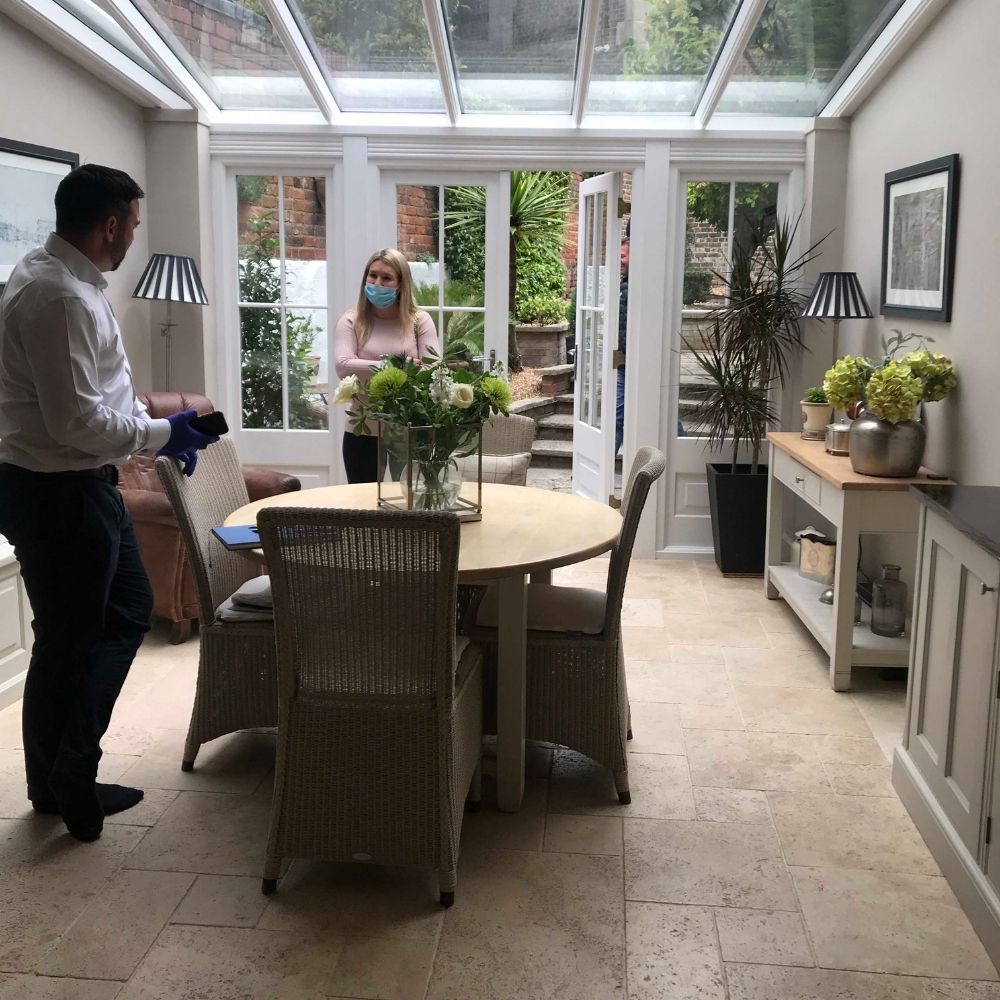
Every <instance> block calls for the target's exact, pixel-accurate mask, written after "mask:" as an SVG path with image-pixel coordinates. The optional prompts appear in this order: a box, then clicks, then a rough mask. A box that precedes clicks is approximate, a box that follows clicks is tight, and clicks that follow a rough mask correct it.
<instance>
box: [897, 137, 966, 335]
mask: <svg viewBox="0 0 1000 1000" xmlns="http://www.w3.org/2000/svg"><path fill="white" fill-rule="evenodd" d="M957 211H958V154H957V153H954V154H952V155H951V156H942V157H940V158H939V159H937V160H928V161H927V162H926V163H918V164H917V165H916V166H914V167H906V168H904V169H903V170H893V171H892V172H891V173H888V174H886V175H885V206H884V209H883V215H882V307H881V310H880V312H881V313H882V315H883V316H907V317H909V318H910V319H929V320H939V321H941V322H944V323H947V322H948V321H949V320H950V319H951V289H952V279H953V277H954V273H955V223H956V218H957Z"/></svg>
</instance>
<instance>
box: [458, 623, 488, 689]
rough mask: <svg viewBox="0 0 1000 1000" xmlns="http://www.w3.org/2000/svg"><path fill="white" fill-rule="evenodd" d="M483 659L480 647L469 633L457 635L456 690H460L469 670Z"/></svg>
mask: <svg viewBox="0 0 1000 1000" xmlns="http://www.w3.org/2000/svg"><path fill="white" fill-rule="evenodd" d="M481 659H482V652H481V651H480V649H479V647H478V646H477V645H476V644H475V643H473V642H471V641H470V640H469V637H468V636H467V635H456V636H455V691H456V692H457V691H460V690H461V688H462V685H463V684H464V683H465V678H466V677H468V676H469V672H470V671H471V670H472V669H473V667H475V665H476V664H477V663H479V662H480V660H481Z"/></svg>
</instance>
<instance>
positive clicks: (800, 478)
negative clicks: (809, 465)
mask: <svg viewBox="0 0 1000 1000" xmlns="http://www.w3.org/2000/svg"><path fill="white" fill-rule="evenodd" d="M795 482H797V483H804V482H805V478H804V477H803V476H796V477H795Z"/></svg>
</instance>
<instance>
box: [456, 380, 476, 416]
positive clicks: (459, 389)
mask: <svg viewBox="0 0 1000 1000" xmlns="http://www.w3.org/2000/svg"><path fill="white" fill-rule="evenodd" d="M474 395H475V394H474V393H473V391H472V386H471V385H465V384H464V383H462V382H459V383H458V385H456V386H453V387H452V390H451V403H452V406H457V407H458V408H459V409H460V410H467V409H468V408H469V407H470V406H472V402H473V397H474Z"/></svg>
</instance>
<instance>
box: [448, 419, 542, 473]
mask: <svg viewBox="0 0 1000 1000" xmlns="http://www.w3.org/2000/svg"><path fill="white" fill-rule="evenodd" d="M535 430H536V424H535V421H534V420H532V419H531V417H526V416H524V415H522V414H519V413H511V414H510V415H509V416H504V415H503V414H499V413H498V414H497V415H496V416H493V417H490V419H489V420H487V421H486V423H484V424H483V482H484V483H504V484H506V485H507V486H524V485H526V484H527V481H528V466H529V465H531V445H532V443H533V442H534V440H535ZM478 461H479V458H478V456H476V455H469V456H468V457H466V458H460V459H458V466H459V469H460V470H461V471H462V474H463V476H464V477H465V478H466V479H474V478H475V476H476V464H477V463H478Z"/></svg>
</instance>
